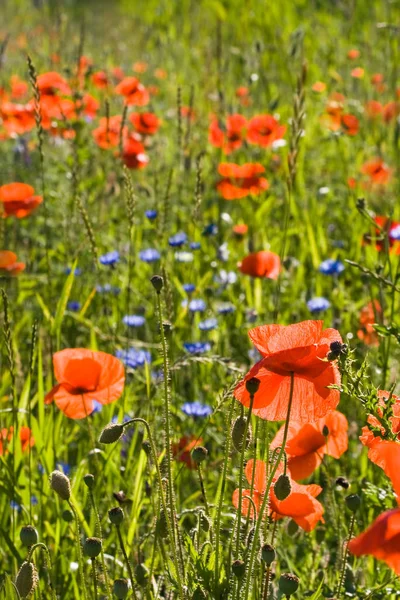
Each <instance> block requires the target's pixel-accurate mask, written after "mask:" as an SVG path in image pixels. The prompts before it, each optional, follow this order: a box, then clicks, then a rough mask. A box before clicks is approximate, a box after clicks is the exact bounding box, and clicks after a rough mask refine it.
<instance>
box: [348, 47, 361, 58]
mask: <svg viewBox="0 0 400 600" xmlns="http://www.w3.org/2000/svg"><path fill="white" fill-rule="evenodd" d="M359 56H360V51H359V50H356V48H352V49H351V50H349V51H348V53H347V58H349V59H350V60H356V59H357V58H359Z"/></svg>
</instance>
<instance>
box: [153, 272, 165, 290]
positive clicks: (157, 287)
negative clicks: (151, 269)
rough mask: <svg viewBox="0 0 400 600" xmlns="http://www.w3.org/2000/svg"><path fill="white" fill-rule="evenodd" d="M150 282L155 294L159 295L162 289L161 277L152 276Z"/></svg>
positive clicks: (162, 280)
mask: <svg viewBox="0 0 400 600" xmlns="http://www.w3.org/2000/svg"><path fill="white" fill-rule="evenodd" d="M150 281H151V283H152V286H153V288H154V289H155V290H156V292H157V294H159V293H160V292H161V290H162V289H163V285H164V279H163V278H162V277H161V275H153V277H152V278H151V279H150Z"/></svg>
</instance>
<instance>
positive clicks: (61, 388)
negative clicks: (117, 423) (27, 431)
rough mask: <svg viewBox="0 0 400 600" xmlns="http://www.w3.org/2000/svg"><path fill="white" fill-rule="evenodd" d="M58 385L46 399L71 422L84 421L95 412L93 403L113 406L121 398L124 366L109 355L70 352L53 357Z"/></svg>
mask: <svg viewBox="0 0 400 600" xmlns="http://www.w3.org/2000/svg"><path fill="white" fill-rule="evenodd" d="M53 366H54V376H55V378H56V380H57V381H58V384H57V385H56V386H55V387H54V388H53V389H52V390H51V391H50V392H49V393H48V394H47V395H46V398H45V403H46V404H50V403H51V402H53V401H54V402H55V403H56V405H57V406H58V408H59V409H60V410H61V411H62V412H63V413H64V414H65V415H66V416H67V417H69V418H70V419H83V418H85V417H87V416H88V415H90V414H91V413H92V412H93V410H94V404H93V402H94V400H96V401H97V402H100V404H110V403H111V402H115V400H118V398H119V397H120V396H121V394H122V392H123V390H124V384H125V372H124V366H123V364H122V362H121V361H120V360H119V359H118V358H115V356H112V355H111V354H107V353H106V352H96V351H94V350H87V349H85V348H67V349H65V350H61V351H60V352H56V353H55V354H54V355H53Z"/></svg>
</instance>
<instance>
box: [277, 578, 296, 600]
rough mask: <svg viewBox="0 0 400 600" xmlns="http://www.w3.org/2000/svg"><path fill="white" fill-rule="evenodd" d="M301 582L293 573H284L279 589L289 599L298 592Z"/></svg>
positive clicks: (280, 579)
mask: <svg viewBox="0 0 400 600" xmlns="http://www.w3.org/2000/svg"><path fill="white" fill-rule="evenodd" d="M299 583H300V580H299V578H298V577H296V575H293V574H292V573H282V575H281V576H280V578H279V589H280V591H281V592H282V594H284V595H285V596H286V597H287V598H289V596H291V595H292V594H295V593H296V592H297V588H298V587H299Z"/></svg>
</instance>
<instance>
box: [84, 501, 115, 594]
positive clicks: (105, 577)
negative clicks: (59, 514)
mask: <svg viewBox="0 0 400 600" xmlns="http://www.w3.org/2000/svg"><path fill="white" fill-rule="evenodd" d="M89 497H90V501H91V504H92V508H93V511H94V515H95V518H96V525H97V529H98V533H99V537H100V539H101V540H102V539H103V528H102V526H101V520H100V514H99V511H98V510H97V506H96V501H95V499H94V495H93V492H92V490H90V489H89ZM100 558H101V565H102V567H103V573H104V581H105V584H106V589H107V596H108V597H109V598H112V593H111V587H110V580H109V578H108V572H107V566H106V561H105V558H104V550H103V545H101V550H100Z"/></svg>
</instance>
